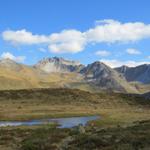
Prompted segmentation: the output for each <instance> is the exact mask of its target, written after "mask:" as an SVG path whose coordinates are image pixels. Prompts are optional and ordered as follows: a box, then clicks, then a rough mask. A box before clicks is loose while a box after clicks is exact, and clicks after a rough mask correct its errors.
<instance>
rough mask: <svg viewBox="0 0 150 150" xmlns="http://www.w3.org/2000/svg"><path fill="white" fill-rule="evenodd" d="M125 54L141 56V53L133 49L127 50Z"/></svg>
mask: <svg viewBox="0 0 150 150" xmlns="http://www.w3.org/2000/svg"><path fill="white" fill-rule="evenodd" d="M126 52H127V53H128V54H130V55H139V54H141V52H140V51H139V50H137V49H134V48H128V49H127V50H126Z"/></svg>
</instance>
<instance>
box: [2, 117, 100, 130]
mask: <svg viewBox="0 0 150 150" xmlns="http://www.w3.org/2000/svg"><path fill="white" fill-rule="evenodd" d="M98 118H99V116H86V117H69V118H53V119H41V120H31V121H0V127H6V126H21V125H23V126H33V125H41V124H47V123H58V124H59V125H60V126H59V128H72V127H74V126H77V125H79V124H82V125H86V123H87V122H88V121H92V120H96V119H98Z"/></svg>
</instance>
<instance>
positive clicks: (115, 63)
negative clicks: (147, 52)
mask: <svg viewBox="0 0 150 150" xmlns="http://www.w3.org/2000/svg"><path fill="white" fill-rule="evenodd" d="M100 61H101V62H103V63H105V64H106V65H108V66H110V67H111V68H115V67H120V66H123V65H126V66H129V67H135V66H139V65H142V64H150V61H132V60H127V61H120V60H116V59H112V60H109V59H101V60H100Z"/></svg>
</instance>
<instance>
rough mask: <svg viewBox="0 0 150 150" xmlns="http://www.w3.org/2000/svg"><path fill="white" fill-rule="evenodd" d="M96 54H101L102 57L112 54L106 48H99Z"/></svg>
mask: <svg viewBox="0 0 150 150" xmlns="http://www.w3.org/2000/svg"><path fill="white" fill-rule="evenodd" d="M95 54H96V55H98V56H101V57H106V56H109V55H110V52H108V51H106V50H99V51H97V52H96V53H95Z"/></svg>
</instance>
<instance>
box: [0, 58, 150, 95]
mask: <svg viewBox="0 0 150 150" xmlns="http://www.w3.org/2000/svg"><path fill="white" fill-rule="evenodd" d="M58 87H66V88H77V89H82V90H87V91H92V92H97V91H99V90H110V91H116V92H129V93H144V92H148V91H150V65H147V64H145V65H140V66H137V67H128V66H122V67H118V68H110V67H109V66H107V65H106V64H104V63H102V62H99V61H96V62H93V63H91V64H88V65H86V66H85V65H83V64H81V63H80V62H76V61H72V60H66V59H64V58H60V57H52V58H44V59H42V60H40V61H39V62H37V63H36V64H35V65H32V66H28V65H24V64H20V63H17V62H15V61H13V60H10V59H1V60H0V89H1V90H4V89H28V88H58Z"/></svg>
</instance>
